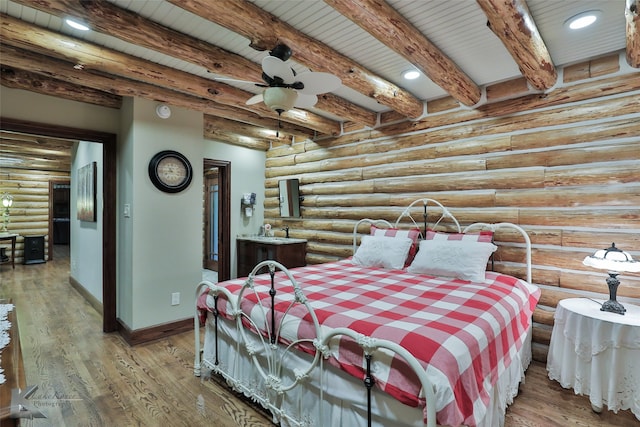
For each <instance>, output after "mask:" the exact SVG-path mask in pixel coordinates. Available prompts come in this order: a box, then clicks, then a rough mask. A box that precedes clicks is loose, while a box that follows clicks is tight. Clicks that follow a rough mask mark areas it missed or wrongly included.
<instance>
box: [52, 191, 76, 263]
mask: <svg viewBox="0 0 640 427" xmlns="http://www.w3.org/2000/svg"><path fill="white" fill-rule="evenodd" d="M70 225H71V182H70V181H69V180H65V181H61V180H51V181H49V243H48V252H49V261H52V260H53V258H54V255H55V250H54V245H69V243H70V241H71V232H70V228H71V227H70Z"/></svg>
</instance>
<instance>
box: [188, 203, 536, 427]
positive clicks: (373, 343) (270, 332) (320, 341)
mask: <svg viewBox="0 0 640 427" xmlns="http://www.w3.org/2000/svg"><path fill="white" fill-rule="evenodd" d="M419 203H422V205H423V208H424V220H425V224H426V218H427V212H426V209H427V205H428V204H429V203H433V204H434V205H435V206H437V207H439V208H440V210H441V216H440V218H439V219H438V221H436V222H435V224H434V226H433V227H432V228H435V226H437V225H438V224H439V223H440V222H441V221H442V220H443V219H445V218H448V219H451V220H452V222H453V223H454V224H455V227H456V229H457V231H458V232H460V230H461V227H460V225H459V223H458V221H457V220H456V218H455V217H454V216H453V215H452V214H451V213H450V212H449V210H448V209H447V208H445V207H444V206H443V205H442V204H440V203H439V202H437V201H436V200H433V199H418V200H416V201H414V202H412V203H411V204H410V205H409V206H408V207H407V208H405V210H404V211H403V212H402V214H401V215H400V216H399V217H398V219H397V220H396V222H395V224H394V227H396V228H398V227H399V226H400V225H401V224H400V223H401V221H402V219H404V218H409V220H410V221H411V223H412V224H414V225H415V226H417V227H418V228H419V226H418V224H417V223H416V221H415V220H414V219H413V217H412V216H411V208H412V207H414V206H415V205H417V204H419ZM362 223H370V224H374V225H377V224H382V225H385V226H387V227H391V224H390V223H389V222H388V221H386V220H372V219H363V220H360V221H358V222H357V223H356V224H355V226H354V237H353V251H354V253H355V251H356V249H357V247H356V239H357V230H358V227H359V226H360V225H361V224H362ZM500 228H512V229H515V230H517V231H519V232H520V233H521V235H522V236H523V238H524V241H525V244H526V264H527V282H528V283H531V241H530V239H529V236H528V235H527V233H526V231H525V230H524V229H522V228H521V227H519V226H517V225H515V224H511V223H506V222H501V223H497V224H488V223H474V224H471V225H469V226H467V227H466V228H464V230H463V232H465V233H466V232H467V231H470V230H479V229H489V230H492V231H494V232H495V231H496V230H498V229H500ZM425 229H426V225H425ZM264 267H267V268H268V269H269V274H270V275H271V286H272V293H271V298H272V304H271V307H273V306H274V304H273V298H274V295H275V293H276V292H277V290H275V289H274V287H273V286H274V285H273V277H274V274H275V271H276V269H277V270H281V271H283V272H284V273H285V274H286V275H287V277H288V279H289V280H290V281H291V284H292V285H293V287H294V289H295V299H294V301H292V302H291V304H290V305H289V308H288V309H287V312H288V311H289V310H290V309H291V307H293V305H295V304H302V305H304V306H305V307H306V310H308V312H309V314H310V315H311V318H312V319H313V324H314V327H315V332H316V338H315V339H313V340H312V341H311V340H302V341H306V342H307V343H309V342H312V344H313V346H314V348H315V354H314V355H313V359H312V360H311V362H310V363H309V364H308V366H307V367H306V369H298V370H296V371H295V372H294V379H293V380H291V381H290V382H286V381H285V379H284V377H283V375H282V372H283V369H285V366H284V365H283V361H284V360H285V359H286V353H287V352H289V351H293V347H294V346H295V345H296V344H298V343H300V342H302V341H296V342H292V343H290V344H289V345H287V346H286V347H285V348H282V347H280V349H279V347H278V344H277V343H278V342H279V337H280V333H281V330H280V328H281V326H282V324H283V323H284V318H283V319H281V321H280V324H279V325H276V324H275V322H271V324H267V322H266V319H267V318H268V316H267V310H268V309H267V308H265V307H264V306H262V304H260V307H261V310H262V312H263V319H264V325H261V326H259V325H258V324H257V323H256V321H255V320H254V319H251V318H250V317H249V316H248V315H247V314H246V313H244V312H242V310H240V301H242V298H243V296H244V294H245V292H254V293H255V294H256V296H257V292H255V291H254V277H255V276H256V274H258V272H259V271H260V270H262V269H263V268H264ZM205 289H206V290H207V292H208V293H209V294H210V295H211V296H213V298H214V301H215V303H216V306H215V308H214V319H215V327H216V351H215V360H214V361H203V360H201V345H200V323H199V317H198V312H197V307H196V314H195V317H194V328H195V360H194V374H195V376H200V375H201V368H202V362H204V363H205V365H206V366H207V367H208V368H210V369H211V370H212V371H213V372H214V373H215V374H218V375H220V376H222V377H223V378H225V380H226V381H227V383H228V384H229V385H230V386H231V387H232V388H234V389H236V390H237V391H241V392H242V393H244V394H245V395H247V396H250V397H251V399H252V400H254V401H255V402H257V403H259V404H260V405H261V406H263V407H264V408H266V409H268V410H269V411H270V412H271V413H272V414H273V416H274V420H282V419H286V420H287V422H288V424H289V425H295V426H303V425H305V423H304V422H300V420H296V419H292V418H290V417H289V415H288V414H287V413H286V412H284V411H282V410H281V408H280V407H279V402H281V397H282V395H283V394H285V393H287V392H288V391H290V390H292V389H293V388H295V387H296V386H298V385H299V384H301V383H303V382H305V381H308V380H309V375H310V373H311V372H312V371H313V370H314V369H320V370H321V372H322V370H323V369H324V364H323V359H325V358H327V357H329V345H330V341H331V340H332V339H334V338H335V337H338V336H348V337H350V338H351V339H353V340H354V341H355V342H356V343H357V344H358V345H359V346H360V347H362V349H363V352H364V355H365V358H366V361H367V374H366V377H365V380H364V384H365V386H366V388H367V405H368V420H367V422H368V425H369V426H370V425H371V388H372V385H373V377H372V376H371V374H370V370H369V367H370V362H371V360H372V358H373V357H374V355H375V354H376V352H378V351H379V350H380V349H387V350H390V351H392V352H394V353H396V354H397V355H399V356H401V357H402V358H403V359H404V360H405V361H406V362H407V364H408V365H409V366H410V367H411V368H412V369H413V371H414V373H415V374H416V376H417V378H418V379H419V380H420V382H421V384H422V393H423V394H424V397H425V400H426V415H427V419H426V421H425V426H427V427H435V426H436V410H435V395H434V389H433V386H432V385H431V383H430V381H429V379H428V377H427V375H426V371H425V369H423V368H422V366H421V365H420V363H419V362H418V360H417V359H416V358H415V357H414V356H413V355H412V354H411V353H409V352H408V351H407V350H406V349H404V348H403V347H401V346H399V345H398V344H396V343H394V342H391V341H388V340H383V339H376V338H372V337H369V336H365V335H362V334H360V333H357V332H355V331H353V330H351V329H348V328H336V329H333V330H331V331H327V330H326V329H322V328H321V327H320V325H319V323H318V320H317V317H316V315H315V312H314V310H313V308H312V307H311V305H310V304H309V302H308V300H307V298H306V297H305V295H304V293H303V291H302V289H301V288H300V287H299V285H298V283H297V281H296V280H295V278H294V277H293V275H292V274H291V272H290V271H289V270H288V269H287V268H286V267H284V266H283V265H281V264H279V263H277V262H275V261H263V262H261V263H259V264H258V265H257V266H255V267H254V269H253V270H252V272H251V273H250V274H249V276H248V277H247V280H246V281H245V283H244V285H243V286H242V288H241V290H240V293H239V294H238V296H237V297H235V296H234V295H232V294H231V293H230V292H229V291H228V290H227V289H225V288H223V287H218V286H216V285H215V284H213V283H211V282H208V281H202V282H201V283H200V284H199V285H198V287H197V289H196V299H197V298H198V297H199V296H200V295H201V293H202V292H204V291H205ZM221 294H222V295H224V296H225V298H226V299H227V300H228V301H229V302H230V304H231V307H232V308H231V312H230V313H229V314H231V315H232V316H233V318H234V319H235V322H236V328H237V331H238V333H239V336H240V337H241V341H242V343H238V351H245V352H247V353H248V355H249V356H250V358H251V360H252V361H253V365H254V366H255V368H256V370H257V372H259V374H260V376H261V377H262V379H263V381H264V384H265V385H266V387H267V388H268V389H269V390H271V392H272V393H271V395H267V396H264V395H258V394H256V392H255V391H254V390H250V389H248V388H247V387H245V386H243V385H242V384H241V383H240V382H239V381H238V380H237V379H236V378H234V377H233V376H232V375H230V374H229V373H228V372H225V371H224V369H223V368H221V367H220V363H219V360H218V349H217V340H218V337H217V330H218V317H217V315H216V314H217V311H218V309H217V301H218V298H219V297H220V295H221ZM258 301H259V302H261V301H260V298H258ZM196 304H197V302H196ZM284 316H285V317H286V313H285V315H284ZM243 319H244V320H245V321H248V322H249V323H251V324H252V325H253V327H254V328H255V329H256V330H260V329H265V330H266V331H267V337H266V338H265V337H263V336H262V335H261V334H254V333H251V332H247V329H246V328H245V327H244V326H243ZM271 319H272V320H273V319H274V316H271ZM247 334H251V336H252V337H253V339H250V338H249V336H248V335H247ZM255 337H257V338H258V340H259V345H258V346H256V339H255ZM241 345H242V346H243V347H244V348H242V349H241V348H240V347H241ZM258 353H262V354H266V367H265V366H263V365H262V363H264V362H261V361H260V360H259V358H258V356H257V354H258ZM321 377H322V376H321ZM319 390H320V399H321V400H322V398H323V393H324V385H323V384H320V385H319ZM319 412H320V414H318V419H319V420H320V421H319V422H320V424H318V425H320V426H323V425H324V424H323V422H322V411H319Z"/></svg>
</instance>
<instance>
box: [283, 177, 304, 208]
mask: <svg viewBox="0 0 640 427" xmlns="http://www.w3.org/2000/svg"><path fill="white" fill-rule="evenodd" d="M299 187H300V183H299V181H298V179H295V178H294V179H283V180H282V181H280V182H278V188H279V190H280V216H282V217H299V216H300V188H299Z"/></svg>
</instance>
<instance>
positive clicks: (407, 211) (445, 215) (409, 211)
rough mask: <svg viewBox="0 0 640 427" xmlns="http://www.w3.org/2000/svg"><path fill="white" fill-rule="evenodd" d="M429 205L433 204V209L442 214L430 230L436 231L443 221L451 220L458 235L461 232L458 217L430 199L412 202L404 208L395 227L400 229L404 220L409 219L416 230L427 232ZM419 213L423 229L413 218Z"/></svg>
mask: <svg viewBox="0 0 640 427" xmlns="http://www.w3.org/2000/svg"><path fill="white" fill-rule="evenodd" d="M429 204H431V208H432V209H433V208H436V209H438V210H439V212H440V217H439V218H438V220H437V221H435V222H433V225H431V227H430V228H434V229H435V228H436V227H437V226H438V225H439V224H440V223H441V222H442V221H443V220H446V219H449V220H451V221H452V222H453V223H454V225H455V227H456V229H457V230H456V231H457V232H458V233H459V232H460V223H459V222H458V220H457V219H456V217H454V216H453V215H452V214H451V212H449V209H447V208H446V207H445V206H444V205H443V204H442V203H440V202H438V201H437V200H434V199H428V198H424V199H417V200H414V201H413V202H411V203H410V204H409V206H407V207H406V208H404V210H403V211H402V213H401V214H400V216H399V217H398V219H396V222H395V223H394V227H396V228H399V227H400V224H401V222H402V220H403V219H405V218H407V219H409V221H411V224H412V225H414V226H415V227H416V228H419V229H420V230H424V231H426V230H427V228H428V223H427V216H428V209H429ZM420 206H422V209H416V208H417V207H420ZM418 213H420V214H421V215H422V225H423V226H424V227H423V228H421V227H420V225H418V223H417V222H416V220H415V218H414V217H413V216H414V215H417V214H418Z"/></svg>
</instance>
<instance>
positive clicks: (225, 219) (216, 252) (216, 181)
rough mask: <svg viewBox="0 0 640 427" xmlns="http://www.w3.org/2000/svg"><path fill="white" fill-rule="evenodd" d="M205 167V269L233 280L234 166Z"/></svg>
mask: <svg viewBox="0 0 640 427" xmlns="http://www.w3.org/2000/svg"><path fill="white" fill-rule="evenodd" d="M203 165H204V168H203V175H204V176H203V178H204V179H203V183H204V185H203V187H204V188H203V199H204V200H203V202H204V209H203V224H204V239H203V244H202V268H203V269H204V270H207V271H209V272H216V273H217V275H214V276H217V281H223V280H228V279H230V278H231V230H230V229H231V222H230V221H231V196H230V194H231V163H230V162H228V161H223V160H213V159H204V161H203Z"/></svg>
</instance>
